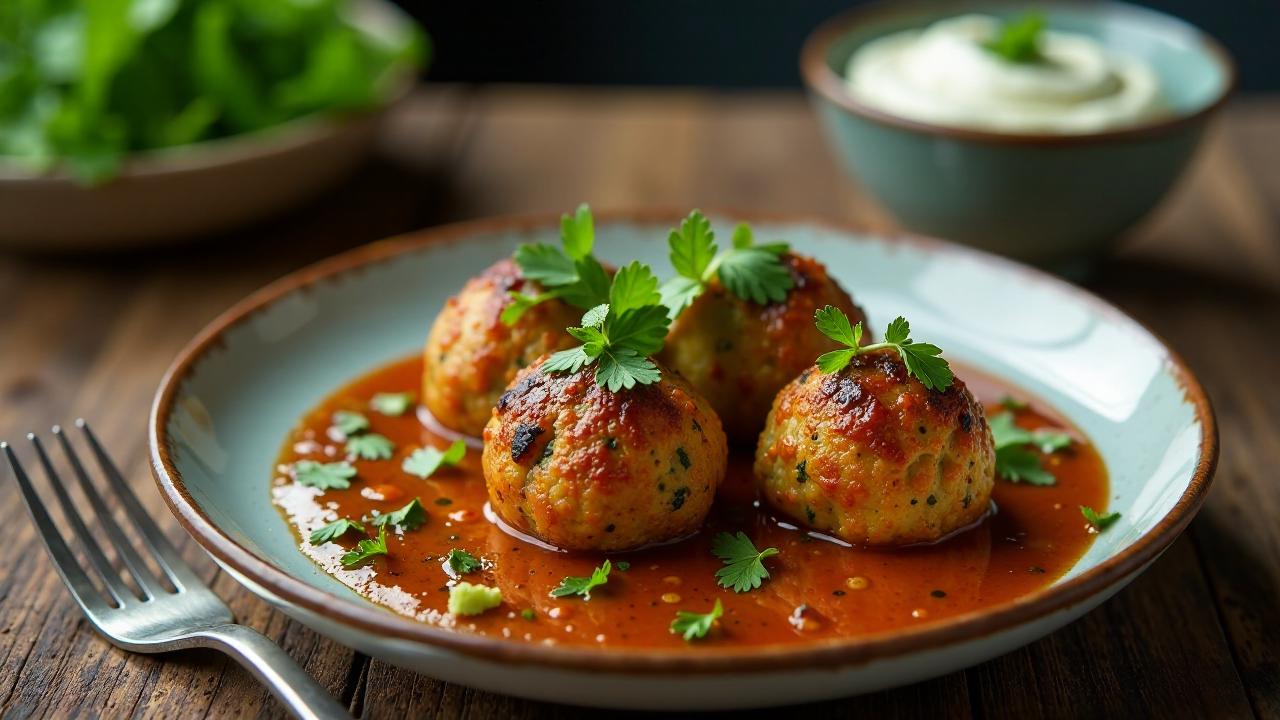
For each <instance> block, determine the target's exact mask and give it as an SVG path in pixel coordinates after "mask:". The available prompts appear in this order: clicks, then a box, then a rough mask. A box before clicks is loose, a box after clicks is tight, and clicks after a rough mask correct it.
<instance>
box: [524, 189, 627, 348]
mask: <svg viewBox="0 0 1280 720" xmlns="http://www.w3.org/2000/svg"><path fill="white" fill-rule="evenodd" d="M560 244H561V248H563V249H561V248H558V247H555V246H554V245H548V244H546V243H533V244H524V245H521V246H520V247H518V248H516V252H515V255H514V259H515V262H516V265H519V266H520V274H521V275H523V276H524V278H525V279H527V280H532V281H534V282H537V283H539V284H541V285H542V286H543V287H545V288H548V289H547V290H546V291H545V292H542V293H539V294H537V295H525V294H522V293H519V292H514V291H513V292H512V293H511V302H510V303H509V304H508V305H507V306H506V307H505V308H503V309H502V314H501V316H500V319H501V320H502V322H504V323H506V324H507V325H514V324H515V323H516V321H518V320H519V319H520V318H521V316H523V315H524V314H525V313H526V312H528V310H529V308H532V307H534V306H535V305H538V304H540V303H544V302H546V301H548V300H551V299H554V298H560V299H562V300H564V301H565V302H567V303H569V304H570V305H574V306H576V307H580V308H582V309H584V310H585V309H587V308H591V307H595V306H596V305H599V304H601V303H606V302H609V273H608V272H606V271H605V269H604V266H603V265H601V264H600V262H599V261H598V260H596V259H595V257H593V256H592V255H591V249H592V247H593V246H594V245H595V223H594V221H593V219H592V217H591V208H590V207H588V206H587V205H586V203H583V204H582V205H579V206H578V209H577V211H576V212H575V213H574V214H573V215H569V214H568V213H566V214H564V215H562V216H561V217H560Z"/></svg>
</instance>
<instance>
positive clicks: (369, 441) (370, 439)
mask: <svg viewBox="0 0 1280 720" xmlns="http://www.w3.org/2000/svg"><path fill="white" fill-rule="evenodd" d="M346 450H347V454H348V455H352V456H354V457H357V458H360V459H361V460H390V459H391V456H392V455H394V454H395V450H396V445H395V443H393V442H391V440H389V439H387V437H386V436H384V435H379V434H377V433H369V434H368V435H354V436H352V437H351V438H350V439H349V440H347V447H346Z"/></svg>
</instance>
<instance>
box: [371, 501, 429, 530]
mask: <svg viewBox="0 0 1280 720" xmlns="http://www.w3.org/2000/svg"><path fill="white" fill-rule="evenodd" d="M426 521H427V511H426V509H425V508H423V507H422V501H421V500H419V499H418V498H414V499H412V500H410V501H409V503H408V504H407V505H405V506H404V507H402V508H400V509H399V510H396V511H394V512H389V513H383V514H381V515H379V516H378V517H376V518H374V519H373V524H374V525H377V526H378V527H385V526H387V525H395V526H396V527H399V528H400V529H401V530H416V529H418V528H419V527H421V526H422V524H423V523H425V522H426Z"/></svg>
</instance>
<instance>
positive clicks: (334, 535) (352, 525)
mask: <svg viewBox="0 0 1280 720" xmlns="http://www.w3.org/2000/svg"><path fill="white" fill-rule="evenodd" d="M352 530H356V531H359V532H364V525H361V524H360V523H359V522H357V521H355V520H348V519H347V518H339V519H337V520H334V521H333V522H331V523H329V524H328V525H325V526H324V527H322V528H320V529H318V530H313V531H312V532H311V536H310V537H309V538H307V539H308V540H310V541H311V544H312V545H323V544H325V543H327V542H329V541H331V540H337V539H338V538H340V537H342V536H343V535H346V534H347V533H348V532H350V531H352Z"/></svg>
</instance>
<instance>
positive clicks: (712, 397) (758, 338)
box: [660, 254, 864, 444]
mask: <svg viewBox="0 0 1280 720" xmlns="http://www.w3.org/2000/svg"><path fill="white" fill-rule="evenodd" d="M783 262H784V263H786V265H787V267H788V268H790V270H791V277H792V279H793V280H794V281H795V287H794V288H792V290H791V292H790V293H788V294H787V300H786V302H781V303H771V304H769V305H759V304H756V303H754V302H751V301H750V300H743V299H741V298H739V297H737V296H736V295H733V294H731V293H729V292H728V291H727V290H725V289H724V287H723V286H722V285H721V284H720V283H719V281H713V282H712V283H711V285H710V287H708V288H707V290H706V292H704V293H702V295H700V296H698V298H697V299H695V300H694V301H693V304H692V305H690V306H689V307H688V308H686V309H685V311H684V312H683V313H681V314H680V317H678V318H676V321H675V322H674V323H673V324H672V326H671V332H670V333H669V334H668V336H667V346H666V349H665V350H663V352H662V355H661V356H660V357H661V359H662V361H663V362H664V363H666V364H667V365H668V366H670V367H672V368H674V369H675V370H677V371H678V372H679V373H680V374H681V375H684V376H685V378H687V379H688V380H689V382H690V383H692V384H693V387H694V388H696V389H697V390H698V392H700V393H702V394H703V395H705V396H706V398H707V400H709V401H710V402H711V407H713V408H715V410H716V412H717V413H719V415H720V418H721V419H722V420H723V421H724V428H725V432H726V433H728V435H729V439H730V440H732V441H733V442H734V443H738V444H751V443H754V442H755V441H756V439H757V437H759V435H760V429H761V428H762V427H764V418H765V415H767V414H768V413H769V406H770V405H771V404H772V403H773V398H774V396H775V395H777V394H778V391H779V390H781V389H782V386H783V385H786V384H787V383H788V382H790V381H791V380H792V378H794V377H795V376H796V375H799V374H800V372H801V371H802V370H804V369H805V368H807V367H809V365H810V364H812V363H813V359H814V358H815V357H817V356H819V355H821V354H822V353H824V352H827V351H828V350H835V349H836V348H837V347H838V345H837V344H836V343H835V342H833V341H832V340H831V339H830V338H828V337H826V336H825V335H823V334H822V333H820V332H818V330H817V328H815V327H814V326H813V314H814V312H815V311H817V310H818V308H821V307H824V306H826V305H833V306H835V307H837V308H840V309H841V310H843V311H844V313H845V314H846V315H847V316H848V317H849V322H852V323H856V322H859V321H861V320H863V318H864V315H863V313H862V309H861V308H859V307H858V306H857V305H855V304H854V303H853V299H852V298H850V297H849V294H848V293H846V292H845V291H844V290H843V289H842V288H841V287H840V285H839V284H837V283H836V281H835V280H833V279H831V277H830V276H829V275H827V269H826V268H825V267H823V265H822V263H820V262H818V261H816V260H814V259H813V258H810V257H806V256H803V255H793V254H786V255H784V256H783Z"/></svg>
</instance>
